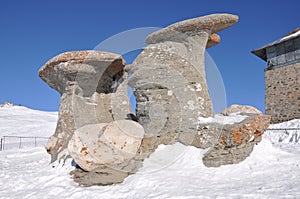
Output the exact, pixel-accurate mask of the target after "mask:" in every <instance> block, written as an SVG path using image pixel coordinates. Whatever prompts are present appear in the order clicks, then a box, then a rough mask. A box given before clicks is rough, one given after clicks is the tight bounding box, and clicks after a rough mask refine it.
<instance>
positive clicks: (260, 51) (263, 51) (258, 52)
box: [251, 27, 300, 61]
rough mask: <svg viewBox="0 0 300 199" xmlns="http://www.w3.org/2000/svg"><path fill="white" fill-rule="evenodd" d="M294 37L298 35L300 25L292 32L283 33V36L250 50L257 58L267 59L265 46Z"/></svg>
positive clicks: (299, 34)
mask: <svg viewBox="0 0 300 199" xmlns="http://www.w3.org/2000/svg"><path fill="white" fill-rule="evenodd" d="M296 37H300V27H299V28H297V29H295V30H293V31H292V32H290V33H288V34H287V35H285V36H284V37H282V38H280V39H277V40H276V41H274V42H272V43H269V44H267V45H265V46H263V47H261V48H258V49H256V50H252V51H251V52H252V53H253V54H255V55H256V56H258V57H259V58H261V59H263V60H265V61H267V53H266V48H268V47H270V46H274V45H277V44H280V43H282V42H284V41H287V40H290V39H293V38H296Z"/></svg>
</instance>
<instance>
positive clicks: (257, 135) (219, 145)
mask: <svg viewBox="0 0 300 199" xmlns="http://www.w3.org/2000/svg"><path fill="white" fill-rule="evenodd" d="M224 117H226V116H224ZM270 120H271V117H270V116H266V115H258V114H256V115H253V114H252V115H251V116H249V117H247V118H246V119H244V120H243V121H241V122H238V123H235V124H226V125H224V126H222V125H220V124H216V123H214V124H210V126H209V127H208V129H209V131H210V132H212V133H213V134H214V135H218V140H217V142H216V144H215V145H214V147H213V148H211V149H210V150H209V151H208V152H207V153H206V154H205V156H204V158H203V163H204V165H206V166H208V167H218V166H221V165H226V164H235V163H239V162H241V161H243V160H244V159H246V158H247V157H248V156H249V155H250V153H251V152H252V151H253V147H254V146H255V144H257V143H259V142H260V141H261V136H262V134H263V133H264V131H265V130H266V129H267V128H268V126H269V125H270Z"/></svg>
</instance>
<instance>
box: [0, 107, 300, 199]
mask: <svg viewBox="0 0 300 199" xmlns="http://www.w3.org/2000/svg"><path fill="white" fill-rule="evenodd" d="M15 108H16V107H15ZM19 108H21V109H24V108H22V107H17V109H16V110H19ZM1 109H2V108H0V115H1V116H0V129H1V131H0V133H1V134H0V135H3V134H4V132H5V134H7V132H10V131H2V129H10V130H11V132H12V133H13V134H14V135H17V134H16V133H17V132H16V131H15V130H14V129H15V128H16V129H22V132H27V133H26V134H25V135H39V133H43V136H50V135H51V133H52V132H53V129H54V128H55V125H56V121H55V119H54V118H56V117H57V116H56V114H55V113H47V112H36V111H32V110H28V109H26V111H25V109H24V112H23V113H20V112H19V115H20V117H19V118H21V119H22V118H28V119H30V121H31V122H28V123H26V122H25V121H24V120H21V121H20V122H19V121H17V120H16V121H13V120H14V119H13V116H9V115H10V114H12V115H13V114H14V113H13V112H14V111H13V110H10V109H9V108H7V110H5V111H4V110H3V109H2V110H1ZM13 109H14V108H13ZM19 111H20V110H19ZM4 112H7V113H4ZM27 113H28V114H29V115H31V116H28V115H27ZM33 113H36V114H37V113H39V114H40V115H39V114H37V115H35V116H36V117H35V116H33V115H34V114H33ZM22 114H25V115H26V116H22ZM3 115H5V117H3ZM8 117H10V118H11V120H12V121H10V122H11V123H9V124H8V123H6V122H3V121H1V120H3V118H4V119H5V118H6V119H7V118H8ZM42 118H44V121H45V123H47V124H44V125H45V126H44V127H45V128H47V129H42V128H43V124H41V123H42V122H43V121H41V120H42ZM47 118H48V119H49V121H46V120H48V119H47ZM35 119H37V120H35ZM11 124H13V125H14V126H10V125H11ZM27 124H28V126H27ZM38 125H40V128H32V127H33V126H35V127H37V126H38ZM280 125H282V126H281V128H283V127H284V128H292V127H294V128H295V126H299V125H300V120H293V121H290V122H287V123H283V124H280ZM20 126H22V128H21V127H20ZM4 127H5V128H4ZM272 128H275V126H272ZM29 129H30V130H29ZM33 129H36V132H34V130H33ZM50 129H51V131H50ZM45 132H48V133H49V134H46V133H45ZM44 133H45V134H44ZM284 134H285V132H283V133H282V136H283V137H284ZM298 134H299V135H300V132H299V131H298ZM18 135H19V134H18ZM280 140H284V141H280ZM287 140H288V139H283V138H282V137H281V138H280V136H279V135H278V134H275V133H272V132H271V131H270V132H269V131H268V132H266V134H265V135H264V137H263V140H262V142H261V143H260V144H258V145H257V146H256V147H255V148H254V151H253V153H252V154H251V155H250V157H248V158H247V159H246V160H245V161H243V162H241V163H239V164H236V165H227V166H221V167H219V168H207V167H205V166H204V165H203V163H202V160H201V158H202V156H203V154H204V153H205V151H204V150H200V149H197V148H195V147H186V146H183V145H181V144H179V143H177V144H175V145H171V146H164V145H160V146H159V148H158V149H157V151H156V152H155V153H153V154H152V155H151V156H150V158H148V159H146V160H145V162H144V166H143V167H142V168H141V169H140V170H139V171H138V172H137V173H136V174H134V175H131V176H129V177H128V178H126V179H125V181H124V182H123V183H121V184H117V185H112V186H102V187H101V186H93V187H81V186H78V185H77V184H76V183H74V182H73V180H72V179H71V178H70V176H69V172H70V171H71V170H72V169H73V168H72V167H71V163H70V160H68V161H67V162H66V163H65V165H64V166H62V165H58V166H56V167H54V168H53V165H51V164H49V161H50V156H49V155H48V154H47V153H46V152H45V150H44V149H43V148H42V147H40V148H24V149H13V150H5V151H2V152H0V168H1V170H0V184H1V186H0V198H75V199H76V198H80V199H83V198H104V199H106V198H107V199H110V198H129V199H142V198H178V199H179V198H180V199H183V198H188V199H191V198H300V150H299V148H300V143H299V142H289V141H287ZM283 144H284V145H283Z"/></svg>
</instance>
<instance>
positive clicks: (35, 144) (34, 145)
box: [34, 137, 36, 147]
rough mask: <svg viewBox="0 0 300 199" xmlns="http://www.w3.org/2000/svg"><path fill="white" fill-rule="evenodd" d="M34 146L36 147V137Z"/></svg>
mask: <svg viewBox="0 0 300 199" xmlns="http://www.w3.org/2000/svg"><path fill="white" fill-rule="evenodd" d="M34 147H36V137H34Z"/></svg>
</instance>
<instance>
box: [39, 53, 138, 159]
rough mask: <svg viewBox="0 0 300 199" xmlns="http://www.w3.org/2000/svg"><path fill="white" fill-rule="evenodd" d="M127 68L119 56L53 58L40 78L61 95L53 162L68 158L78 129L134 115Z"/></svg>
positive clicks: (50, 147)
mask: <svg viewBox="0 0 300 199" xmlns="http://www.w3.org/2000/svg"><path fill="white" fill-rule="evenodd" d="M124 66H125V61H124V60H123V59H122V57H121V56H120V55H117V54H113V53H109V52H100V51H74V52H66V53H62V54H60V55H58V56H56V57H54V58H52V59H51V60H49V61H48V62H47V63H46V64H45V65H44V66H43V67H42V68H41V69H40V70H39V76H40V77H41V78H42V79H43V80H44V81H45V82H46V83H47V84H48V85H49V86H50V87H52V88H53V89H55V90H57V91H58V92H59V93H60V94H61V99H60V108H59V119H58V122H57V127H56V130H55V133H54V135H53V136H52V137H51V139H50V140H49V142H48V143H47V145H46V149H47V151H48V153H50V154H51V161H52V162H53V161H55V160H57V159H60V158H61V157H64V156H65V155H66V154H67V145H68V143H69V140H70V139H71V137H72V136H73V133H74V131H75V130H76V129H78V128H80V127H83V126H85V125H88V124H97V123H108V122H112V121H114V120H122V119H126V118H127V117H128V114H131V113H132V111H131V107H130V103H129V99H128V96H127V83H126V78H127V76H126V74H125V73H124V71H123V69H124Z"/></svg>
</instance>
